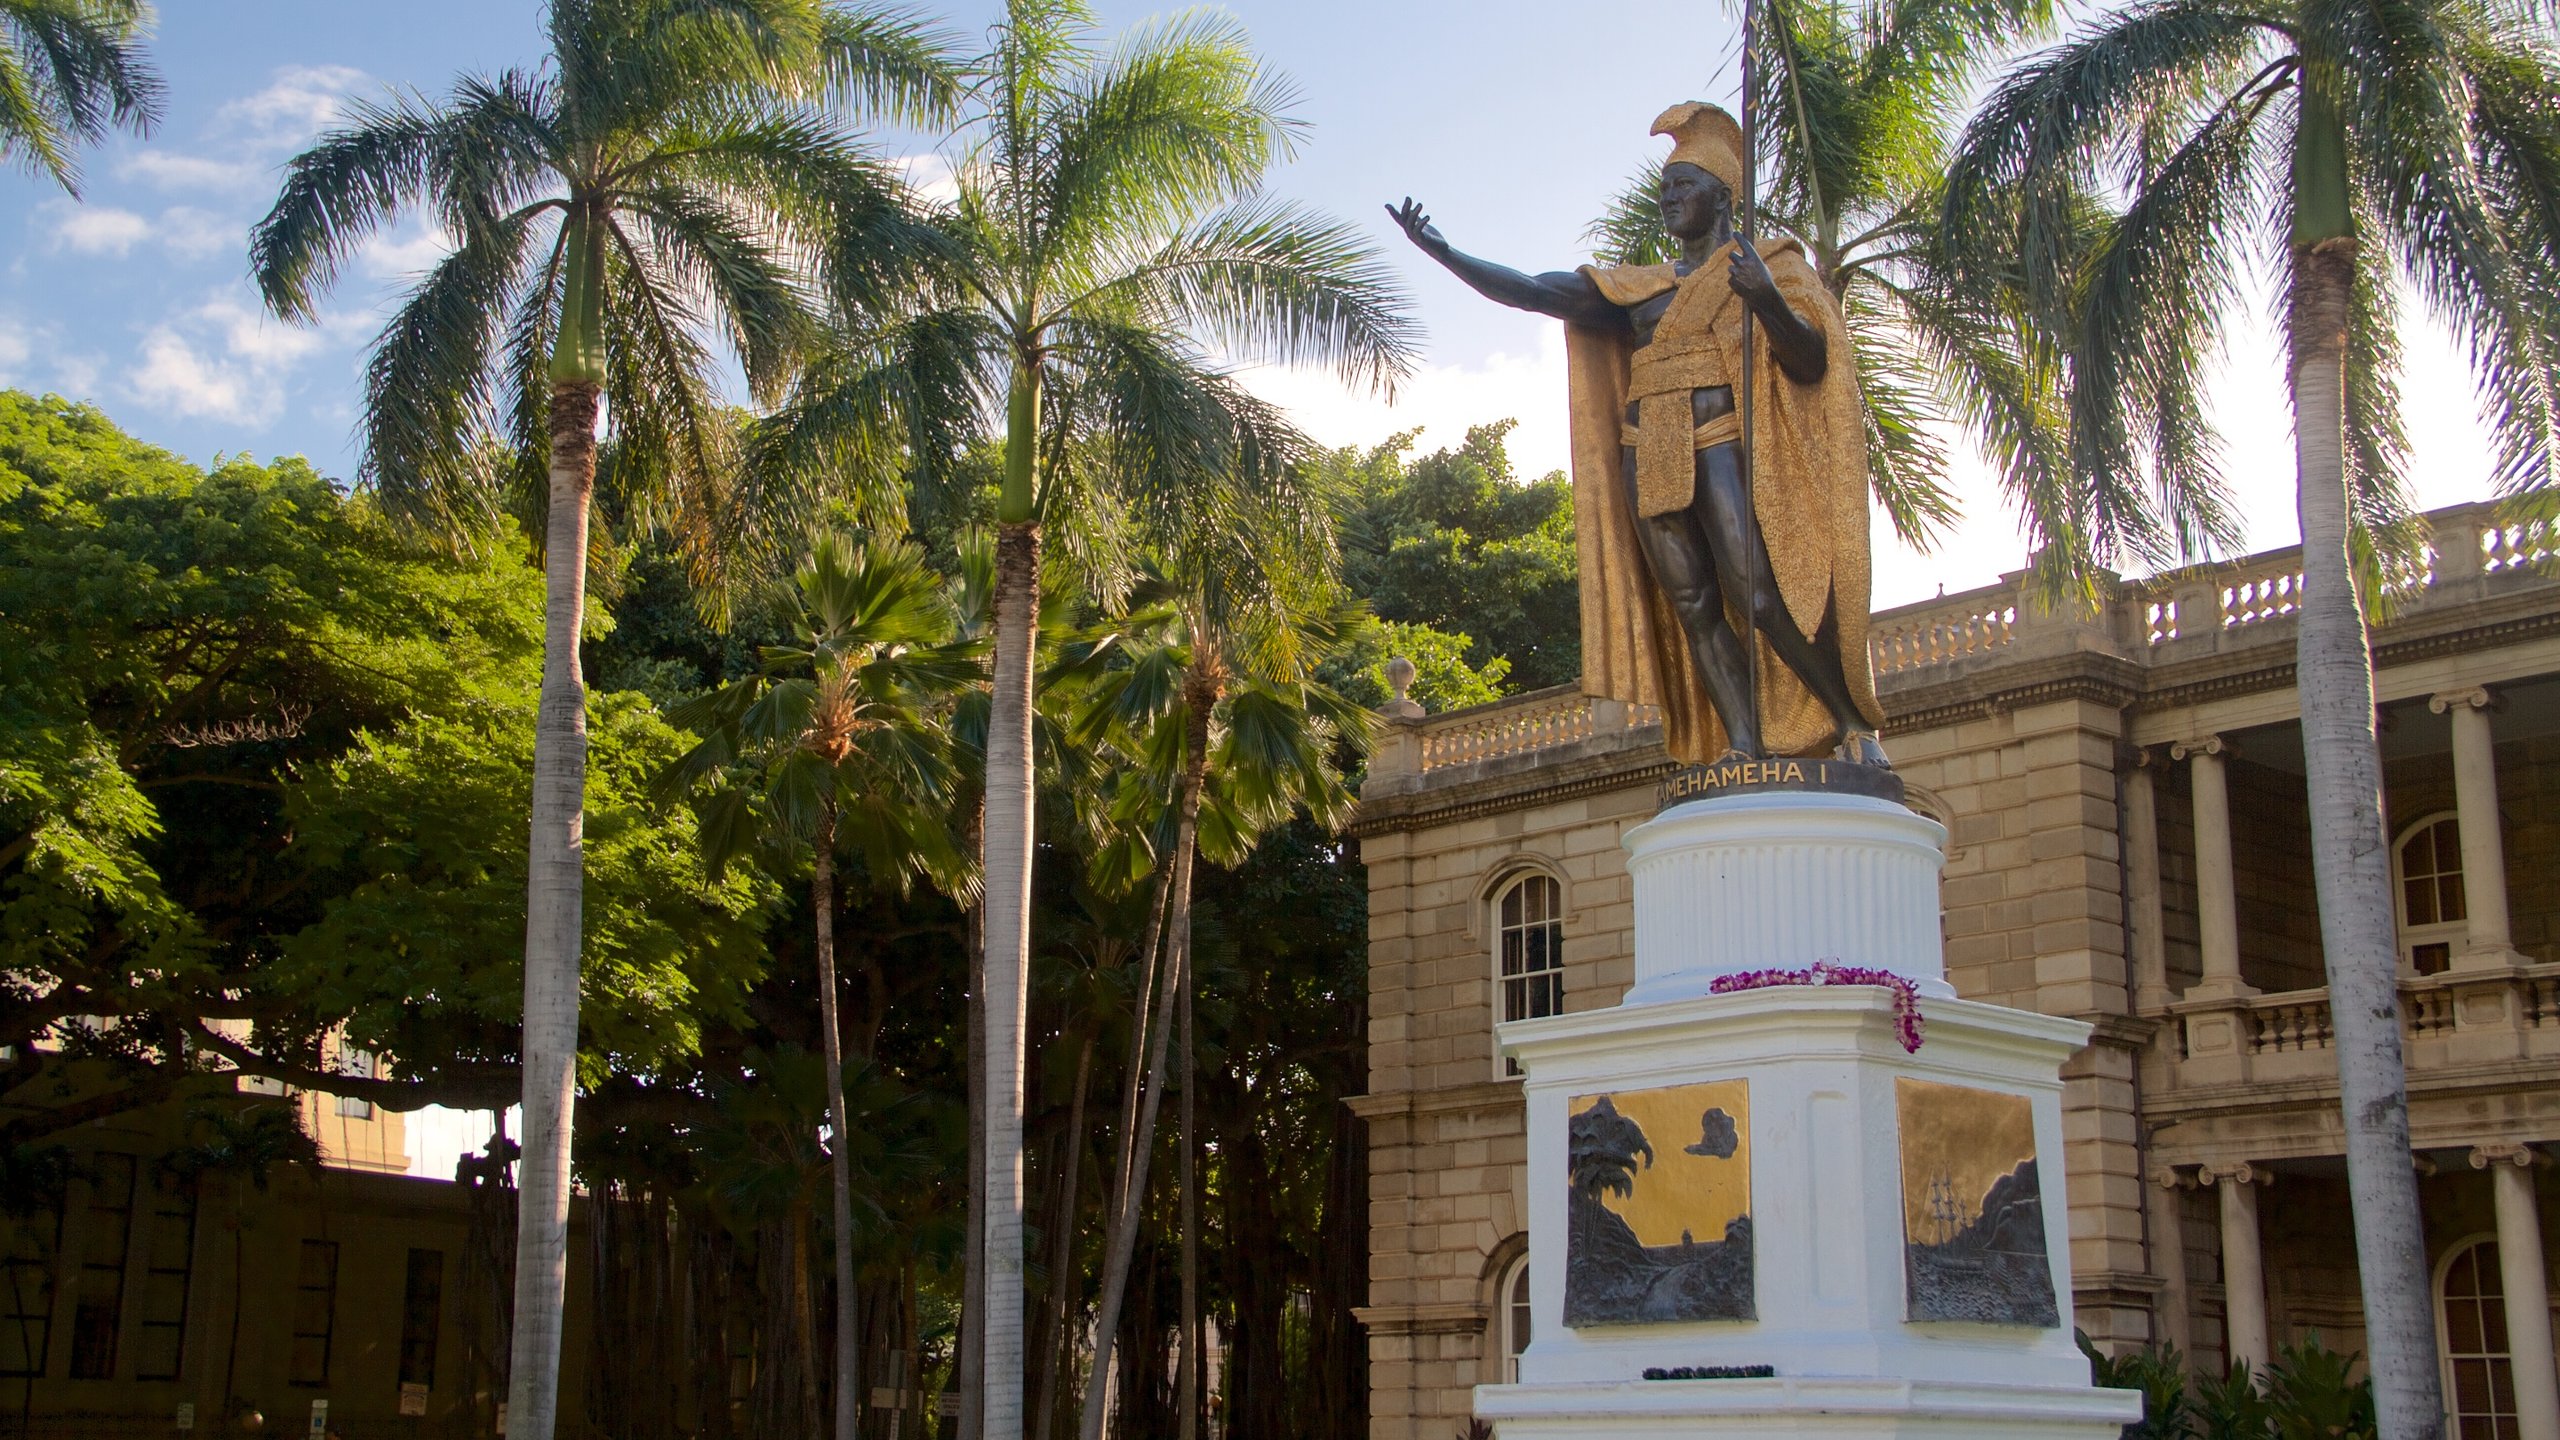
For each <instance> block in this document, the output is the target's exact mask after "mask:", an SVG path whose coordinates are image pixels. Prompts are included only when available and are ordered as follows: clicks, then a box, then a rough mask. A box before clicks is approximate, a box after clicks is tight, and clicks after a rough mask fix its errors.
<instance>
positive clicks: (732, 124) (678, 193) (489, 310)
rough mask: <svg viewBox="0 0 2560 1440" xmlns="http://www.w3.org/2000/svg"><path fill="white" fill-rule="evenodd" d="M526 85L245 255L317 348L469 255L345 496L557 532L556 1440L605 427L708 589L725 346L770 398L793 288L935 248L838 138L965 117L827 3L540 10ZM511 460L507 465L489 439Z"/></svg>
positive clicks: (904, 58) (318, 149) (303, 177)
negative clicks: (364, 272) (338, 296)
mask: <svg viewBox="0 0 2560 1440" xmlns="http://www.w3.org/2000/svg"><path fill="white" fill-rule="evenodd" d="M546 33H547V36H548V39H549V41H550V45H551V53H550V55H549V57H548V60H547V62H546V63H545V64H544V65H543V66H542V67H541V68H540V69H538V70H510V71H506V72H504V73H501V74H498V75H495V76H466V77H464V78H462V79H461V80H459V81H457V82H456V84H455V86H454V89H453V92H452V94H451V95H450V96H449V97H447V99H446V100H444V101H443V102H442V103H429V102H427V101H425V100H423V99H418V98H410V97H402V98H394V99H390V100H386V101H383V102H379V103H370V104H362V105H358V106H356V107H355V108H354V109H353V110H352V111H351V112H350V113H349V115H348V116H347V118H346V121H345V123H344V124H342V125H341V126H339V127H338V128H336V129H334V130H332V131H330V132H329V133H328V134H325V135H323V136H322V137H321V138H320V139H319V141H318V142H316V143H315V144H314V145H313V146H312V147H311V148H310V149H309V150H307V151H305V152H303V153H302V154H301V155H299V156H297V157H296V158H295V159H294V160H293V162H292V163H291V165H290V166H289V167H288V168H287V171H286V176H285V181H284V186H283V190H282V193H281V194H280V195H279V196H278V198H277V200H276V203H275V207H274V208H273V209H272V210H270V211H269V212H268V214H267V216H266V218H265V219H263V220H261V221H260V222H259V223H258V225H257V227H256V229H255V230H254V231H253V232H252V234H251V238H250V261H251V268H252V270H253V271H254V273H255V275H256V277H257V281H258V285H259V288H260V290H261V291H262V292H263V294H264V296H265V299H266V303H267V305H268V307H269V308H270V309H272V310H273V311H274V312H275V313H277V314H278V315H280V316H283V317H285V318H287V319H290V320H295V321H301V322H309V321H311V320H313V319H314V318H315V317H316V314H317V306H318V302H319V296H320V293H321V292H322V291H323V290H325V289H326V288H327V287H328V286H329V284H330V283H331V282H332V281H333V280H334V279H335V278H336V275H337V273H338V270H339V268H340V266H341V265H343V264H344V263H345V262H346V260H347V259H348V257H349V256H351V255H352V254H354V253H355V251H356V249H357V248H358V247H359V246H360V245H361V244H362V243H363V242H364V241H365V239H366V238H367V237H368V236H370V235H372V234H373V233H375V232H376V231H377V230H379V229H380V228H381V227H383V226H384V225H387V224H389V223H391V222H392V221H393V220H395V219H396V218H397V217H399V216H400V215H401V214H403V213H404V212H411V211H415V212H418V213H422V214H424V215H426V216H428V217H430V218H431V219H433V220H434V221H435V222H436V223H438V224H440V225H442V226H443V227H444V228H445V230H446V231H447V232H448V233H450V234H451V235H452V237H453V239H454V242H455V249H454V251H453V253H452V254H450V255H448V256H447V257H445V258H444V259H443V260H442V261H440V262H439V263H438V264H436V265H435V266H434V267H433V268H432V269H430V270H429V271H427V273H426V274H425V275H423V276H422V277H420V278H419V280H418V281H417V283H416V285H415V286H414V287H413V288H412V289H411V290H410V292H409V294H408V295H407V297H406V298H405V299H404V301H403V302H402V304H401V306H400V308H399V310H398V311H397V312H396V313H395V314H394V315H393V317H392V319H391V321H390V322H389V324H388V325H386V326H385V327H384V329H383V331H382V334H381V336H380V337H379V339H378V340H377V341H376V343H375V347H374V352H373V356H372V359H371V361H370V363H369V365H368V367H367V370H366V376H365V399H364V419H363V434H364V459H363V463H362V476H363V478H364V480H365V482H366V483H368V484H369V485H370V486H371V487H372V488H373V489H374V490H375V491H376V492H377V493H378V494H379V495H380V496H381V498H382V499H383V501H384V502H385V503H386V505H388V506H389V507H390V508H391V509H393V510H394V511H396V512H399V513H403V514H406V515H408V516H410V517H412V518H416V519H421V520H425V521H428V522H432V523H436V524H439V525H441V526H443V527H444V528H447V529H449V530H452V531H456V532H461V533H466V534H476V533H479V532H480V531H481V530H482V529H483V528H484V527H485V525H486V523H487V521H488V519H489V517H490V516H491V515H492V514H493V513H494V511H495V509H496V507H497V505H498V504H499V503H500V501H501V500H502V499H503V498H505V494H506V491H507V490H508V488H509V487H510V484H511V483H512V486H513V488H514V489H515V490H516V491H517V492H518V494H517V499H518V500H519V502H520V504H521V507H522V508H524V509H525V510H528V511H529V512H530V513H532V514H534V515H538V516H541V517H543V524H542V527H541V529H540V532H539V534H540V546H541V549H542V552H543V556H544V569H545V579H546V588H547V598H546V606H545V611H544V635H545V640H544V659H543V681H542V701H541V710H540V715H539V719H538V722H537V731H536V743H535V751H534V802H533V823H532V841H531V844H532V855H531V874H532V880H531V883H530V885H529V887H528V894H527V917H526V927H525V967H524V971H525V1007H524V1020H525V1035H524V1044H523V1062H524V1078H525V1097H524V1123H525V1145H524V1163H523V1166H522V1170H521V1175H522V1192H521V1199H522V1213H523V1224H522V1226H521V1228H520V1230H519V1232H518V1263H517V1267H516V1310H515V1330H514V1345H515V1357H514V1364H513V1370H512V1377H513V1378H512V1386H513V1389H512V1391H511V1394H510V1398H509V1402H508V1404H509V1409H508V1414H509V1416H510V1424H511V1427H512V1429H511V1433H513V1434H516V1435H518V1436H520V1437H522V1436H529V1437H533V1440H550V1437H551V1434H552V1427H553V1422H554V1416H555V1412H556V1409H557V1402H558V1395H557V1390H558V1382H559V1365H558V1356H559V1340H560V1304H561V1295H562V1289H563V1286H564V1285H565V1283H566V1278H567V1271H566V1265H567V1233H568V1232H567V1223H568V1205H569V1192H568V1169H569V1124H570V1108H571V1103H572V1092H573V1075H574V1065H573V1061H574V1057H575V1055H576V1052H577V1034H578V1027H577V1013H578V961H579V940H580V858H579V857H580V838H579V837H580V828H581V818H582V796H583V793H584V772H585V764H586V743H585V687H584V683H583V681H582V680H581V678H580V676H579V672H578V636H579V632H580V626H581V625H582V623H583V620H584V611H585V605H586V590H585V578H586V562H587V538H588V537H587V522H588V512H589V504H590V501H591V499H592V497H593V495H594V490H595V479H596V453H597V419H598V413H599V410H600V408H601V409H602V410H604V411H605V412H606V413H609V415H610V417H611V419H612V425H613V436H614V440H615V452H616V453H615V467H614V468H615V472H616V480H617V483H618V484H623V485H627V486H629V487H630V488H631V489H632V490H633V492H634V493H636V494H639V495H643V496H648V497H651V498H654V499H656V500H659V501H662V502H668V503H666V504H665V507H664V513H665V514H667V515H669V516H672V517H674V518H676V519H679V520H681V521H683V522H684V535H685V541H686V548H687V552H688V554H689V555H690V556H691V557H692V558H693V560H694V562H695V564H696V567H697V571H698V578H704V579H713V578H716V576H714V575H713V574H712V569H713V562H714V561H715V560H716V559H717V558H718V557H719V555H720V554H721V551H722V548H723V547H722V543H721V542H722V541H724V540H727V539H733V538H735V537H736V531H737V527H738V525H739V524H740V523H741V522H742V521H752V520H754V519H756V518H758V517H759V515H760V514H762V513H764V510H765V507H759V506H742V505H737V504H732V503H726V502H724V501H723V499H722V497H721V496H720V495H719V494H718V493H717V492H718V487H719V485H720V483H721V481H722V478H723V476H724V475H725V474H726V464H725V451H726V448H727V446H726V441H725V439H724V436H725V435H726V429H725V426H724V418H723V416H722V414H721V411H720V407H719V405H718V404H717V402H716V396H715V392H714V388H713V380H712V376H713V372H714V367H715V363H716V355H715V352H714V350H713V349H712V347H711V345H710V344H709V343H707V338H706V337H707V336H708V335H718V336H719V337H720V338H721V340H722V341H724V342H725V343H726V345H727V347H728V348H729V349H730V350H731V351H732V352H734V354H735V356H736V358H737V360H738V362H739V364H740V366H741V368H742V369H743V371H744V373H745V376H746V379H747V382H748V384H749V386H750V387H751V388H752V389H753V390H754V391H755V392H756V393H757V394H759V395H766V396H770V395H775V394H778V393H779V392H780V390H781V387H782V385H783V384H784V381H785V379H786V377H787V376H788V375H789V374H790V372H791V370H792V368H793V366H794V364H795V362H796V361H797V360H798V358H799V357H800V355H801V353H802V351H803V350H804V349H805V347H806V345H807V342H808V340H809V337H810V336H811V334H812V333H813V330H814V321H813V320H812V318H811V312H812V309H813V306H812V305H811V303H810V297H809V293H808V292H809V288H810V287H809V286H808V285H807V284H805V283H804V281H803V278H802V275H801V273H800V272H801V266H802V263H803V262H815V264H816V266H817V268H819V269H820V270H822V271H823V272H824V273H825V275H826V278H827V280H828V281H829V283H831V284H832V286H833V287H834V288H835V289H836V290H837V291H839V292H840V293H843V294H845V295H849V296H856V297H862V298H868V299H874V300H876V299H878V298H879V296H880V294H881V292H882V291H883V290H884V289H886V288H889V287H892V286H893V285H894V284H895V282H896V277H897V274H898V271H899V266H900V264H901V262H904V261H907V260H911V259H912V258H914V256H915V255H916V254H917V253H919V252H920V251H921V250H922V249H924V248H926V237H925V236H924V235H923V234H922V232H920V231H918V230H916V229H915V228H914V227H913V226H912V225H911V224H910V223H909V222H908V221H907V219H906V216H907V213H908V212H907V209H906V204H905V196H904V193H903V191H902V190H901V189H900V187H899V186H898V185H897V183H896V182H895V181H894V179H893V178H892V177H891V176H890V175H889V174H888V173H887V172H886V171H885V170H884V169H883V167H882V166H880V165H879V164H878V163H877V162H876V161H875V160H874V159H873V158H872V157H871V156H870V155H869V154H868V153H867V152H866V151H865V150H864V148H863V147H862V146H861V144H860V143H859V142H858V140H857V138H856V137H855V135H854V134H853V132H852V131H851V130H849V129H848V128H847V124H848V121H847V114H848V112H849V111H851V110H853V109H856V108H867V109H872V110H881V111H886V112H889V113H892V114H896V115H901V116H908V117H919V116H927V115H931V114H934V113H938V112H939V111H940V110H941V109H942V108H943V107H944V106H946V105H947V104H948V103H949V101H950V100H951V98H952V96H953V94H954V88H955V81H954V79H953V77H952V72H951V69H950V67H949V66H948V65H947V64H946V63H945V61H944V59H943V56H942V53H941V50H940V48H939V45H938V42H936V41H934V40H933V38H932V37H931V36H930V35H929V34H927V33H925V32H923V31H920V30H918V29H917V28H916V27H914V26H913V25H911V24H909V23H907V22H905V21H903V20H900V19H896V18H894V17H888V16H883V15H879V14H871V13H864V12H855V11H846V10H841V9H837V8H833V7H830V6H827V5H825V4H823V3H821V0H724V3H716V4H713V3H696V0H552V3H551V4H550V6H549V7H548V11H547V14H546ZM489 431H495V432H497V433H499V434H501V435H503V436H505V437H506V438H507V440H508V441H509V442H510V445H509V449H510V451H511V453H512V463H511V464H498V463H492V460H491V456H492V454H493V448H492V447H489V446H484V445H482V444H480V443H478V440H479V437H480V436H481V435H482V434H483V433H486V432H489Z"/></svg>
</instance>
